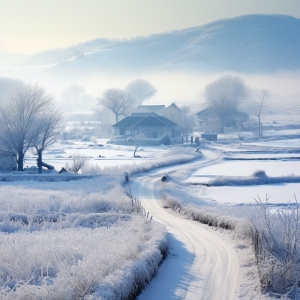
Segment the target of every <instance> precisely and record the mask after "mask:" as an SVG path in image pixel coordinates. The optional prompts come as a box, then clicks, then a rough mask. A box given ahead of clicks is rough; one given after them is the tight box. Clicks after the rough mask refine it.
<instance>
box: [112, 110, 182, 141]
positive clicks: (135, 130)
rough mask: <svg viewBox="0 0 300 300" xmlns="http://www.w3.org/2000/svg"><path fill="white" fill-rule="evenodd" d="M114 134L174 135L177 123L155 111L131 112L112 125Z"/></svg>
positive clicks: (150, 136) (156, 136)
mask: <svg viewBox="0 0 300 300" xmlns="http://www.w3.org/2000/svg"><path fill="white" fill-rule="evenodd" d="M113 128H114V135H115V136H136V135H139V134H142V135H144V136H145V137H146V138H154V139H156V138H160V137H163V136H165V135H169V136H170V137H171V138H175V137H176V132H177V130H176V129H177V124H176V123H175V122H173V121H171V120H169V119H167V118H165V117H163V116H159V115H158V114H156V113H153V112H152V113H145V112H144V113H132V114H131V115H130V116H129V117H126V118H124V119H122V120H121V121H119V122H117V123H116V124H114V125H113Z"/></svg>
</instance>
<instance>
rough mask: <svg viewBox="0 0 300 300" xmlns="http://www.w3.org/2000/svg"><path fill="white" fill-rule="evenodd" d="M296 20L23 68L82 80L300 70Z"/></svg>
mask: <svg viewBox="0 0 300 300" xmlns="http://www.w3.org/2000/svg"><path fill="white" fill-rule="evenodd" d="M299 36H300V19H297V18H293V17H290V16H285V15H247V16H241V17H237V18H232V19H224V20H219V21H216V22H213V23H210V24H207V25H204V26H200V27H193V28H187V29H184V30H180V31H173V32H167V33H162V34H154V35H150V36H146V37H137V38H132V39H128V40H107V39H97V40H93V41H89V42H85V43H81V44H78V45H75V46H72V47H69V48H65V49H56V50H50V51H47V52H42V53H38V54H36V55H34V56H31V57H30V58H29V59H28V60H27V61H26V63H25V64H26V65H41V64H43V65H44V64H52V66H51V67H50V68H48V71H51V73H52V72H54V73H56V72H60V73H69V72H79V71H80V73H81V74H82V73H83V72H84V73H86V74H93V73H98V72H101V71H106V72H107V71H113V72H114V71H116V70H127V69H128V70H199V71H224V70H226V71H227V70H233V71H239V72H250V73H252V72H268V73H270V72H271V73H272V72H275V71H277V70H282V69H288V70H297V69H300V39H299Z"/></svg>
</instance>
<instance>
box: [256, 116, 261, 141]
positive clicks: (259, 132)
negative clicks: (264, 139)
mask: <svg viewBox="0 0 300 300" xmlns="http://www.w3.org/2000/svg"><path fill="white" fill-rule="evenodd" d="M257 117H258V137H259V138H260V137H261V130H260V126H261V124H260V115H258V116H257Z"/></svg>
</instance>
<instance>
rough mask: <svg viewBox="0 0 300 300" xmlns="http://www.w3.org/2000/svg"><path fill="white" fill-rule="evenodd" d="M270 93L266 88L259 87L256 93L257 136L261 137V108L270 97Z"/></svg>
mask: <svg viewBox="0 0 300 300" xmlns="http://www.w3.org/2000/svg"><path fill="white" fill-rule="evenodd" d="M270 96H271V94H270V92H269V91H268V90H264V89H261V90H260V93H259V94H258V95H257V98H258V101H257V109H256V113H255V116H256V117H257V118H258V137H261V135H262V130H261V115H262V113H263V108H264V106H265V104H266V101H267V100H268V99H269V98H270Z"/></svg>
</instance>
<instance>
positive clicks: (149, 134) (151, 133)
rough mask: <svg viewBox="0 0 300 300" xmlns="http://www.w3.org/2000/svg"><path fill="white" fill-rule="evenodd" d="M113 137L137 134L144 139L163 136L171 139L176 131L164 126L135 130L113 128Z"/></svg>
mask: <svg viewBox="0 0 300 300" xmlns="http://www.w3.org/2000/svg"><path fill="white" fill-rule="evenodd" d="M114 133H115V136H118V135H127V136H129V135H133V136H134V135H137V134H143V135H144V136H145V137H146V138H151V139H153V138H160V137H163V136H165V135H169V136H170V137H171V138H173V137H175V136H176V133H178V131H175V128H173V127H169V126H165V127H159V126H149V127H138V128H135V129H131V128H130V129H129V128H127V129H126V128H114Z"/></svg>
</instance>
